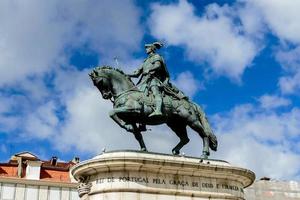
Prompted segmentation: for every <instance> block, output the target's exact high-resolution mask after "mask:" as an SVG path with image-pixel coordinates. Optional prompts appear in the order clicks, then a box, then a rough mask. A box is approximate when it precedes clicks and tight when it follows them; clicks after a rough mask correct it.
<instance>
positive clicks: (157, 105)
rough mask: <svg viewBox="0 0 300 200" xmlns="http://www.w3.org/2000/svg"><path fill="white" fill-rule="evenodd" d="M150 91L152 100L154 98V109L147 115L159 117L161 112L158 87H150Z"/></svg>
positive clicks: (160, 96)
mask: <svg viewBox="0 0 300 200" xmlns="http://www.w3.org/2000/svg"><path fill="white" fill-rule="evenodd" d="M152 92H153V95H154V97H155V98H154V100H155V110H154V112H153V113H151V114H150V115H149V117H161V116H162V115H163V114H162V112H161V107H162V103H163V102H162V95H161V93H160V92H159V90H158V88H156V87H152Z"/></svg>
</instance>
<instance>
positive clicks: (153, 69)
mask: <svg viewBox="0 0 300 200" xmlns="http://www.w3.org/2000/svg"><path fill="white" fill-rule="evenodd" d="M160 67H161V63H160V61H155V62H154V63H153V64H152V67H151V69H149V72H150V73H151V72H152V73H153V72H155V70H157V69H159V68H160Z"/></svg>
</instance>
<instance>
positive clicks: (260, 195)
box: [245, 178, 300, 200]
mask: <svg viewBox="0 0 300 200" xmlns="http://www.w3.org/2000/svg"><path fill="white" fill-rule="evenodd" d="M245 196H246V199H247V200H299V199H300V183H299V182H296V181H278V180H270V179H269V178H262V179H260V180H258V181H255V182H254V184H253V185H252V186H250V187H249V188H247V189H246V190H245Z"/></svg>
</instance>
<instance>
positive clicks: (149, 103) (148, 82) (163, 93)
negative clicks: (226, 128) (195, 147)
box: [89, 42, 218, 158]
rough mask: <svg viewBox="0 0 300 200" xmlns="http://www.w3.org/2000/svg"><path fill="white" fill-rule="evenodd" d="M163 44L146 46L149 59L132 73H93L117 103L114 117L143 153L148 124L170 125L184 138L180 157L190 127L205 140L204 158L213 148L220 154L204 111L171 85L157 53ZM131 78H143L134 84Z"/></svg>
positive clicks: (98, 84)
mask: <svg viewBox="0 0 300 200" xmlns="http://www.w3.org/2000/svg"><path fill="white" fill-rule="evenodd" d="M162 46H163V45H162V44H161V43H160V42H154V43H152V44H146V45H145V50H146V53H147V54H148V57H147V58H146V59H145V60H144V62H143V64H142V65H141V66H140V67H139V68H138V69H137V70H135V71H134V72H133V73H132V74H125V73H124V72H123V71H122V70H120V69H115V68H112V67H110V66H102V67H96V68H94V69H93V70H92V72H91V73H90V74H89V75H90V77H91V79H92V81H93V84H94V85H95V86H96V87H97V88H98V89H99V91H100V92H101V94H102V97H103V98H104V99H110V100H111V101H112V102H113V110H112V111H111V112H110V113H109V115H110V117H111V118H112V119H113V120H114V121H115V122H116V123H117V124H118V125H119V126H120V127H122V128H124V129H125V130H127V131H128V132H131V133H133V134H134V136H135V138H136V139H137V141H138V142H139V144H140V147H141V150H142V151H147V148H146V145H145V143H144V140H143V136H142V134H141V132H143V131H147V129H146V125H159V124H163V123H166V124H167V126H169V127H170V128H171V129H172V130H173V131H174V132H175V134H176V135H177V136H178V137H179V138H180V141H179V143H178V144H177V145H176V146H175V147H174V148H173V149H172V153H173V154H174V155H177V154H179V153H180V149H181V148H182V147H183V146H184V145H185V144H187V143H188V142H189V138H188V135H187V130H186V127H187V126H189V127H191V128H192V129H193V130H194V131H196V132H197V133H198V134H199V135H200V136H201V137H202V139H203V152H202V156H201V157H202V158H208V156H209V155H210V149H212V150H214V151H216V150H217V146H218V142H217V138H216V136H215V135H214V133H213V131H212V129H211V127H210V125H209V123H208V120H207V118H206V116H205V113H204V112H203V110H202V108H201V107H200V106H199V105H197V104H196V103H194V102H192V101H191V100H189V98H188V97H187V96H185V95H184V93H183V92H181V91H180V90H179V89H178V88H176V87H175V86H174V85H173V84H171V83H170V75H169V72H168V70H167V67H166V64H165V61H164V59H163V58H162V56H161V55H159V54H157V53H156V50H158V49H160V48H161V47H162ZM131 77H134V78H137V77H140V79H139V81H138V82H137V84H134V83H133V82H132V80H131Z"/></svg>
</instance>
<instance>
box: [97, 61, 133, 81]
mask: <svg viewBox="0 0 300 200" xmlns="http://www.w3.org/2000/svg"><path fill="white" fill-rule="evenodd" d="M102 69H109V70H114V71H116V72H119V73H120V74H122V75H124V76H125V77H126V79H127V80H128V81H129V82H131V83H132V84H133V85H134V83H133V82H132V80H131V78H130V77H129V76H128V75H127V74H126V73H125V72H124V71H123V70H121V69H119V68H114V67H111V66H108V65H104V66H99V67H95V70H102Z"/></svg>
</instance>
